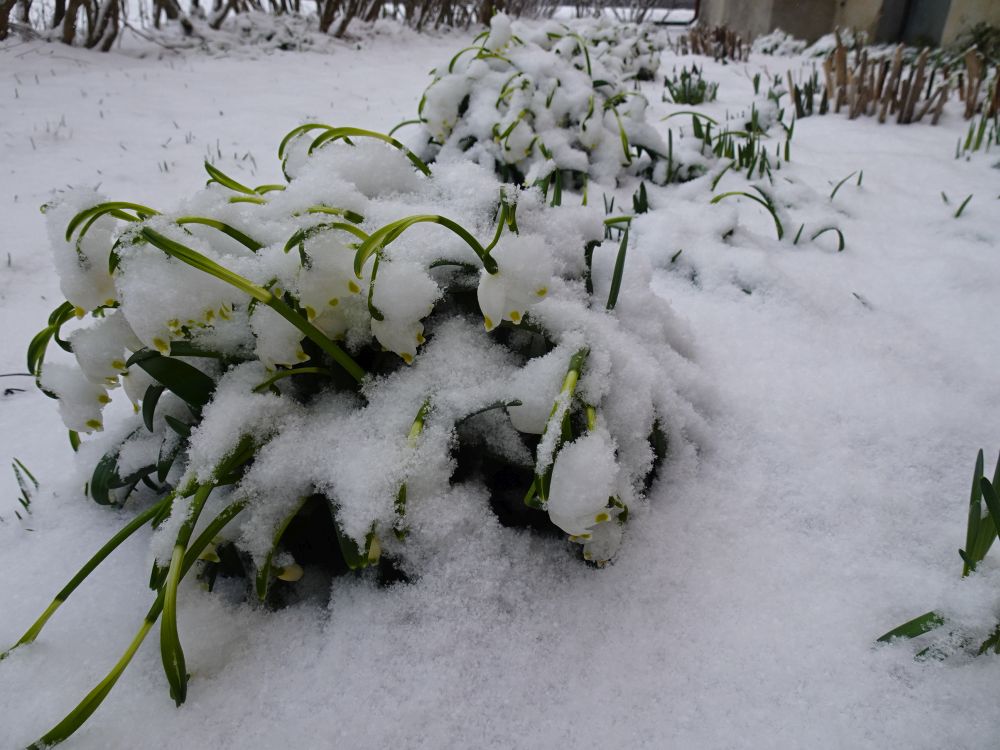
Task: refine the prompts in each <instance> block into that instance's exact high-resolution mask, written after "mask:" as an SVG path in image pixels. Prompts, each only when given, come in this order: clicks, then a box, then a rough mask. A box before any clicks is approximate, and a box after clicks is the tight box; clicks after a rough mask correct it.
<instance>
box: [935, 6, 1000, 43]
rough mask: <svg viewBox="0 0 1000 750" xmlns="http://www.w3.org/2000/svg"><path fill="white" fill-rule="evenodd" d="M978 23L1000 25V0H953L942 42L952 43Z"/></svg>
mask: <svg viewBox="0 0 1000 750" xmlns="http://www.w3.org/2000/svg"><path fill="white" fill-rule="evenodd" d="M977 23H988V24H991V25H993V26H1000V0H951V11H950V12H949V13H948V20H947V21H946V22H945V25H944V32H943V33H942V34H941V44H942V45H945V44H950V43H951V42H953V41H955V38H956V37H958V36H960V35H961V34H962V33H963V32H965V31H968V30H969V29H971V28H972V27H973V26H975V25H976V24H977Z"/></svg>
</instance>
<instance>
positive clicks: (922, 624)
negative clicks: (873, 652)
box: [877, 612, 944, 643]
mask: <svg viewBox="0 0 1000 750" xmlns="http://www.w3.org/2000/svg"><path fill="white" fill-rule="evenodd" d="M942 625H944V618H943V617H941V615H939V614H938V613H937V612H927V613H925V614H922V615H920V617H914V618H913V619H912V620H910V621H908V622H904V623H903V624H902V625H900V626H899V627H898V628H893V629H892V630H890V631H889V632H888V633H885V634H884V635H882V636H879V638H878V640H877V642H878V643H887V642H889V641H891V640H892V639H893V638H916V637H917V636H918V635H923V634H924V633H927V632H929V631H931V630H934V629H935V628H938V627H941V626H942Z"/></svg>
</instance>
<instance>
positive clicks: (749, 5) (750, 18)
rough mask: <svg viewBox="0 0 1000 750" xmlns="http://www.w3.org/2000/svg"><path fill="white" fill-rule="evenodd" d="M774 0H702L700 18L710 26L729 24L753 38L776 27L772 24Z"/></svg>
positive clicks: (743, 34)
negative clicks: (751, 0)
mask: <svg viewBox="0 0 1000 750" xmlns="http://www.w3.org/2000/svg"><path fill="white" fill-rule="evenodd" d="M778 1H779V2H780V1H781V0H778ZM773 2H775V0H754V2H746V1H745V0H701V9H700V11H699V18H700V19H701V21H702V23H704V24H706V25H708V26H728V27H729V28H730V29H732V30H733V31H735V32H736V33H738V34H741V35H742V36H743V37H745V38H747V39H753V38H755V37H758V36H760V35H761V34H766V33H768V32H769V31H771V30H772V29H773V28H774V26H773V25H772V24H771V6H772V4H773Z"/></svg>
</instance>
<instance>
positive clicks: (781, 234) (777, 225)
mask: <svg viewBox="0 0 1000 750" xmlns="http://www.w3.org/2000/svg"><path fill="white" fill-rule="evenodd" d="M753 188H754V189H755V190H756V191H757V192H759V193H760V194H761V195H762V196H764V197H763V198H758V197H757V196H756V195H753V194H751V193H746V192H744V191H742V190H731V191H730V192H728V193H720V194H719V195H716V196H714V197H713V198H712V200H711V201H710V203H712V204H716V203H718V202H719V201H721V200H722V199H723V198H729V197H730V196H733V195H739V196H743V197H744V198H749V199H750V200H754V201H757V202H758V203H759V204H760V205H762V206H763V207H764V208H766V209H767V210H768V213H770V214H771V218H772V219H774V227H775V229H776V230H777V232H778V239H779V240H780V239H781V238H782V237H784V235H785V229H784V227H783V226H781V220H780V219H779V218H778V213H777V212H776V211H775V209H774V204H773V203H772V202H771V199H770V197H768V195H767V193H765V192H764V191H763V190H761V189H760V188H759V187H757V186H756V185H754V186H753Z"/></svg>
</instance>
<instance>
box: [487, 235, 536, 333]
mask: <svg viewBox="0 0 1000 750" xmlns="http://www.w3.org/2000/svg"><path fill="white" fill-rule="evenodd" d="M491 255H492V256H493V259H494V260H495V261H496V262H497V268H498V270H497V272H496V273H494V274H490V273H486V271H483V272H482V275H481V276H480V278H479V290H478V298H479V309H480V310H482V313H483V322H484V323H485V325H486V330H487V331H492V330H493V329H494V328H496V327H497V326H498V325H500V323H501V321H504V320H509V321H511V322H512V323H515V324H517V323H520V322H521V320H522V319H523V318H524V314H525V313H526V312H527V311H528V309H529V308H530V307H531V306H532V305H533V304H535V303H536V302H539V301H540V300H542V299H543V298H544V297H545V295H546V294H548V284H549V282H550V280H551V279H552V260H551V254H550V252H549V249H548V248H547V247H546V246H545V241H544V240H543V239H542V238H541V237H539V236H531V235H514V234H508V235H505V236H504V237H503V238H502V239H501V240H500V242H499V243H498V244H497V246H496V247H495V248H493V252H492V253H491Z"/></svg>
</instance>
